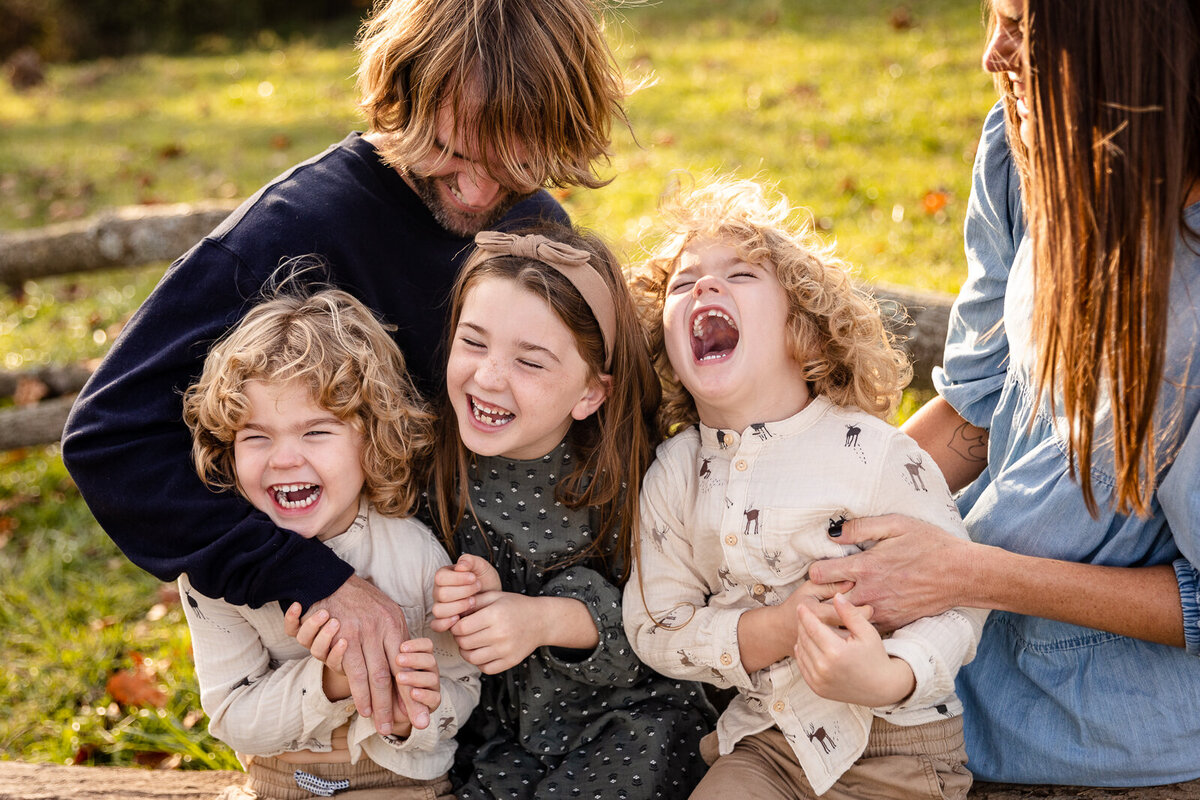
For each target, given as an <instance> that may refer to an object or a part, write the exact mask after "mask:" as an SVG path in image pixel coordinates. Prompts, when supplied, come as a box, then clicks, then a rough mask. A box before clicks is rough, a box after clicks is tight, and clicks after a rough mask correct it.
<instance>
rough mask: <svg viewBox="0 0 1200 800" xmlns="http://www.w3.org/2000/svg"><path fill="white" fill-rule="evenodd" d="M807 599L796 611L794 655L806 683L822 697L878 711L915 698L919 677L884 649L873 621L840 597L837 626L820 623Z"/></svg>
mask: <svg viewBox="0 0 1200 800" xmlns="http://www.w3.org/2000/svg"><path fill="white" fill-rule="evenodd" d="M815 605H816V601H815V600H812V599H806V600H805V601H804V602H802V603H800V605H799V606H797V608H796V621H797V625H796V644H795V647H794V648H793V650H792V652H793V655H794V656H795V657H796V666H797V667H798V668H799V670H800V674H801V676H802V677H803V678H804V681H805V683H807V684H808V685H809V688H811V689H812V690H813V691H814V692H816V693H817V694H818V695H820V696H821V697H825V698H827V699H829V700H836V701H838V702H842V703H854V704H855V705H860V706H868V707H871V708H877V707H879V706H889V705H892V704H894V703H898V702H900V701H901V700H903V699H904V698H906V697H908V696H909V695H910V694H912V691H913V689H914V688H915V687H916V677H915V676H914V675H913V671H912V669H911V668H910V667H909V666H908V664H906V663H905V662H904V661H902V660H901V659H898V658H892V657H891V656H889V655H888V653H887V651H886V650H884V648H883V640H882V639H881V638H880V637H879V632H878V631H876V630H875V628H874V627H873V626H872V625H871V622H870V618H869V616H868V615H867V614H864V613H863V611H862V609H859V608H856V607H855V606H854V605H852V604H851V603H850V601H849V600H847V599H846V596H845V595H842V594H838V595H836V596H835V597H834V598H833V601H832V606H833V608H834V610H835V611H836V612H837V615H838V620H839V621H840V623H841V625H840V626H839V627H836V628H834V627H830V626H828V625H826V624H825V623H823V622H821V621H820V620H819V619H818V618H817V615H816V614H815V613H813V606H815Z"/></svg>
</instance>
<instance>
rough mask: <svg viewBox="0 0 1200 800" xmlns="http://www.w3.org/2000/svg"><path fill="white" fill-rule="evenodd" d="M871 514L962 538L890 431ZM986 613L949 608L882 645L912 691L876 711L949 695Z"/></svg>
mask: <svg viewBox="0 0 1200 800" xmlns="http://www.w3.org/2000/svg"><path fill="white" fill-rule="evenodd" d="M875 496H876V499H877V503H878V505H877V507H876V508H875V509H873V511H872V513H873V514H894V513H898V514H905V515H908V516H910V517H914V518H916V519H920V520H923V521H925V522H928V523H930V524H933V525H937V526H938V527H939V528H942V529H944V530H947V531H949V532H951V533H953V534H954V535H956V536H958V537H960V538H963V539H965V538H967V534H966V529H965V528H964V526H963V523H962V519H961V517H959V514H958V508H957V507H956V506H955V505H954V500H953V498H952V497H951V494H950V489H949V487H948V486H947V485H946V481H945V479H944V478H943V477H942V474H941V472H940V471H939V470H938V468H937V465H936V464H934V462H933V459H932V458H930V457H929V455H927V454H926V453H925V452H924V451H923V450H921V448H920V447H918V446H917V443H916V442H914V441H913V440H912V439H910V438H909V437H908V436H906V435H905V434H903V433H900V432H899V431H896V432H895V434H894V435H893V436H892V438H891V441H890V443H889V445H888V447H887V452H886V454H885V456H884V459H883V468H882V470H881V472H880V476H879V485H878V488H877V491H876V493H875ZM987 613H988V612H987V611H985V610H983V609H977V608H952V609H950V610H948V611H945V612H943V613H941V614H938V615H937V616H934V617H923V618H921V619H918V620H915V621H913V622H911V623H909V624H908V625H905V626H904V627H903V628H900V629H899V630H897V631H895V632H893V633H892V635H891V637H889V638H887V639H885V640H884V642H883V646H884V649H885V650H887V652H888V655H890V656H893V657H895V658H900V659H902V660H903V661H904V662H905V663H907V664H908V665H909V667H911V668H912V671H913V675H914V676H915V678H916V688H915V689H914V690H913V692H912V694H911V695H909V696H908V697H907V698H905V699H904V700H903V701H901V702H900V703H897V704H896V705H893V706H888V707H886V708H881V709H875V710H876V711H898V710H905V709H912V708H928V707H929V706H932V705H933V704H935V703H938V702H941V701H942V700H944V699H945V698H946V697H948V696H949V695H951V694H952V693H953V692H954V678H955V676H956V675H957V674H958V669H959V667H961V666H962V665H963V664H966V663H967V662H969V661H970V660H971V659H972V658H974V657H975V647H976V645H977V644H978V643H979V637H980V635H981V633H982V632H983V622H984V620H985V619H986V618H987Z"/></svg>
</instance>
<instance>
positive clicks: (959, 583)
mask: <svg viewBox="0 0 1200 800" xmlns="http://www.w3.org/2000/svg"><path fill="white" fill-rule="evenodd" d="M837 540H838V542H839V543H840V544H865V543H869V542H874V545H873V546H871V547H869V548H868V549H867V550H864V551H862V552H861V553H855V554H853V555H849V556H843V557H842V558H833V559H827V560H825V561H817V562H816V563H814V564H813V565H812V567H810V568H809V577H810V578H811V579H812V580H814V581H817V582H818V583H835V582H838V581H849V582H851V583H853V584H854V588H853V589H851V590H850V591H849V592H847V593H846V599H847V600H849V601H850V602H851V603H852V604H853V605H856V606H863V605H869V606H871V608H872V609H873V610H874V611H873V614H872V616H871V621H872V622H873V623H874V624H875V626H876V627H877V628H878V629H879V630H881V631H884V632H889V631H894V630H895V629H896V628H899V627H902V626H904V625H907V624H908V623H910V622H912V621H913V620H915V619H919V618H921V617H931V616H934V615H935V614H940V613H942V612H943V611H946V610H947V609H949V608H953V607H954V606H956V605H970V603H965V602H962V598H963V596H964V594H963V592H962V587H963V583H964V581H967V580H969V578H968V576H967V574H966V573H967V569H968V567H969V565H970V561H969V558H970V550H971V548H972V547H975V545H973V544H972V543H971V542H969V541H967V540H965V539H961V538H959V537H957V536H955V535H953V534H951V533H948V532H947V531H944V530H942V529H941V528H938V527H937V526H936V525H931V524H929V523H927V522H922V521H920V520H917V519H913V518H912V517H905V516H901V515H899V514H890V515H888V516H885V517H860V518H857V519H852V520H848V521H847V522H846V523H845V524H844V525H843V526H842V529H841V535H840V536H838V537H837ZM826 621H828V620H826Z"/></svg>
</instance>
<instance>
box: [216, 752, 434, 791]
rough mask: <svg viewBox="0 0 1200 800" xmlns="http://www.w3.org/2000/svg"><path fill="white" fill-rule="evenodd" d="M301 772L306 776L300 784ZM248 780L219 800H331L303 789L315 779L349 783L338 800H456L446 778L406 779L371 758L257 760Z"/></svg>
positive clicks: (255, 759) (321, 781)
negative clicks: (321, 799) (353, 760)
mask: <svg viewBox="0 0 1200 800" xmlns="http://www.w3.org/2000/svg"><path fill="white" fill-rule="evenodd" d="M297 770H300V771H301V772H302V773H304V775H302V776H300V778H299V781H298V780H297V776H296V771H297ZM305 776H308V777H305ZM246 777H247V780H246V785H245V786H241V787H236V788H230V789H226V790H225V791H224V792H223V793H222V794H221V796H220V798H218V800H312V798H317V797H322V796H329V795H322V794H313V793H312V792H311V791H310V790H309V789H306V788H302V784H308V785H313V783H310V781H311V779H315V784H317V785H324V786H330V787H340V786H341V785H344V784H342V783H341V782H342V781H346V782H348V783H349V785H348V786H347V787H346V788H345V789H341V788H337V789H336V791H335V792H334V794H333V795H332V797H334V798H336V800H454V793H453V792H452V791H451V790H450V778H449V777H448V776H446V775H443V776H442V777H440V778H435V779H433V780H431V781H423V780H418V779H416V778H406V777H404V776H403V775H397V774H396V773H395V772H392V771H391V770H389V769H386V768H385V767H381V766H379V765H378V764H376V763H375V762H374V761H371V760H370V759H368V758H361V759H359V761H358V763H357V764H293V763H288V762H284V761H280V760H279V759H277V758H265V757H262V756H255V757H254V760H253V761H251V762H250V767H249V768H248V769H247V770H246ZM325 782H328V783H325Z"/></svg>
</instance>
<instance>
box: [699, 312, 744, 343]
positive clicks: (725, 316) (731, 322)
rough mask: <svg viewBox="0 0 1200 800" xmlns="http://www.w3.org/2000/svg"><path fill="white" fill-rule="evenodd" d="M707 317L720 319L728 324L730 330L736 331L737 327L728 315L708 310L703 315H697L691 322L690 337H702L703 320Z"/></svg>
mask: <svg viewBox="0 0 1200 800" xmlns="http://www.w3.org/2000/svg"><path fill="white" fill-rule="evenodd" d="M709 317H719V318H720V319H723V320H725V321H726V322H728V323H729V326H730V327H731V328H733V329H734V330H737V325H735V324H734V322H733V319H732V318H731V317H730V316H729V315H728V314H726V313H725V312H724V311H718V310H717V309H715V308H713V309H709V310H708V311H706V312H704V313H703V314H698V315H697V316H696V318H695V319H694V320H692V336H694V337H696V338H697V339H699V338H701V337H703V336H704V320H706V319H708V318H709Z"/></svg>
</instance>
